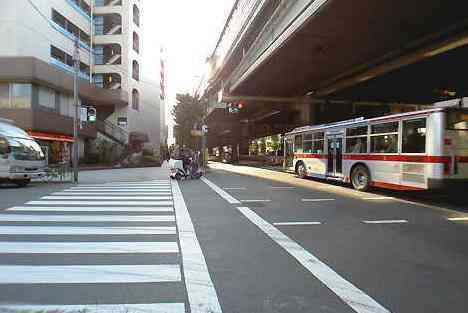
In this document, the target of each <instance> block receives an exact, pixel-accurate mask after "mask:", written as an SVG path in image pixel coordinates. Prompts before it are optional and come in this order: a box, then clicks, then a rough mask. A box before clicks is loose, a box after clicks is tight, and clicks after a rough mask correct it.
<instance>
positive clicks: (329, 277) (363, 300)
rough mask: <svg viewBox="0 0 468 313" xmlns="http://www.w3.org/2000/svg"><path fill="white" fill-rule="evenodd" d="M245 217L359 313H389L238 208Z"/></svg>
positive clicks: (287, 238)
mask: <svg viewBox="0 0 468 313" xmlns="http://www.w3.org/2000/svg"><path fill="white" fill-rule="evenodd" d="M237 209H238V210H239V211H240V212H241V213H242V214H244V216H245V217H247V218H248V219H249V220H250V221H251V222H252V223H254V224H255V225H256V226H257V227H258V228H260V230H262V231H263V232H264V233H265V234H267V235H268V236H269V237H270V238H271V239H272V240H274V241H275V242H276V243H277V244H278V245H280V246H281V247H282V248H283V249H285V250H286V251H287V252H288V253H289V254H290V255H291V256H293V257H294V258H295V259H296V260H297V261H299V263H300V264H302V266H304V267H305V268H306V269H307V270H308V271H309V272H310V273H312V274H313V275H314V276H315V277H317V278H318V279H319V280H320V281H322V283H324V284H325V285H326V286H327V287H328V288H330V290H332V291H333V292H334V293H335V294H336V295H337V296H338V297H340V298H341V299H342V300H343V301H344V302H345V303H346V304H348V305H349V306H350V307H351V308H352V309H353V310H354V311H356V312H357V313H389V312H390V311H388V310H387V309H386V308H384V307H383V306H381V305H380V304H379V303H378V302H376V301H375V300H374V299H372V298H371V297H369V296H368V295H367V294H365V293H364V292H363V291H362V290H360V289H359V288H357V287H356V286H354V285H353V284H352V283H350V282H349V281H347V280H346V279H344V278H343V277H341V276H340V275H339V274H338V273H336V272H335V271H334V270H333V269H331V268H330V267H329V266H327V265H326V264H325V263H323V262H322V261H320V260H319V259H318V258H317V257H316V256H315V255H313V254H312V253H310V252H308V251H307V250H305V249H304V248H302V247H301V246H300V245H299V244H298V243H296V242H295V241H293V240H291V239H290V238H289V237H288V236H286V235H284V234H283V233H282V232H281V231H279V230H278V229H277V228H276V227H275V226H273V225H271V224H270V223H268V222H267V221H265V220H264V219H262V218H261V217H260V216H258V215H257V214H256V213H255V212H253V211H252V210H250V209H249V208H247V207H238V208H237Z"/></svg>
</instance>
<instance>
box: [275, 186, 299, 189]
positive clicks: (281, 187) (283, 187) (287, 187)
mask: <svg viewBox="0 0 468 313" xmlns="http://www.w3.org/2000/svg"><path fill="white" fill-rule="evenodd" d="M270 188H271V189H286V190H288V189H296V187H289V186H270Z"/></svg>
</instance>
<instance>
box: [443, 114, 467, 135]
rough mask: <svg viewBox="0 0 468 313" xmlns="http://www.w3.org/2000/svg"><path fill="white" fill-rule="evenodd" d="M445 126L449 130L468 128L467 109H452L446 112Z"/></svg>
mask: <svg viewBox="0 0 468 313" xmlns="http://www.w3.org/2000/svg"><path fill="white" fill-rule="evenodd" d="M447 128H448V129H450V130H468V111H465V110H453V111H449V112H448V120H447Z"/></svg>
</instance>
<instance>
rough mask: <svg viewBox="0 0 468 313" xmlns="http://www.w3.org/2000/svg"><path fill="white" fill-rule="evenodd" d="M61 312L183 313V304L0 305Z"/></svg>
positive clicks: (16, 312) (14, 310)
mask: <svg viewBox="0 0 468 313" xmlns="http://www.w3.org/2000/svg"><path fill="white" fill-rule="evenodd" d="M2 310H7V311H8V312H9V313H21V312H61V313H78V312H86V313H119V312H120V313H123V312H129V313H185V304H184V303H148V304H89V305H60V304H57V305H22V304H19V305H1V304H0V312H2Z"/></svg>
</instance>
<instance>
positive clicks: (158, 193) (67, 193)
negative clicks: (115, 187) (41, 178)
mask: <svg viewBox="0 0 468 313" xmlns="http://www.w3.org/2000/svg"><path fill="white" fill-rule="evenodd" d="M171 194H172V193H171V192H170V191H153V192H125V191H124V192H120V191H99V192H90V191H61V192H54V193H53V194H52V195H54V196H85V195H86V196H100V195H109V196H112V195H121V196H165V195H171Z"/></svg>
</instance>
